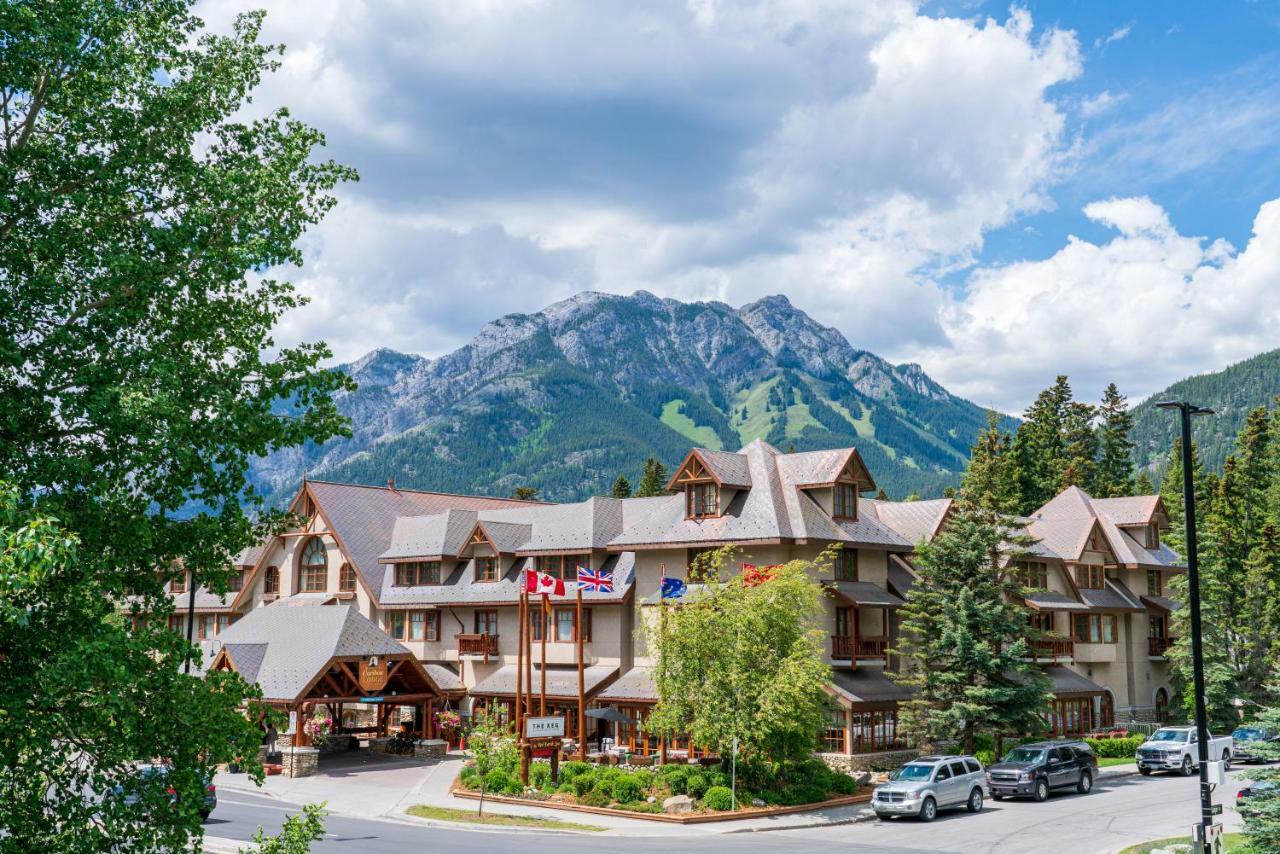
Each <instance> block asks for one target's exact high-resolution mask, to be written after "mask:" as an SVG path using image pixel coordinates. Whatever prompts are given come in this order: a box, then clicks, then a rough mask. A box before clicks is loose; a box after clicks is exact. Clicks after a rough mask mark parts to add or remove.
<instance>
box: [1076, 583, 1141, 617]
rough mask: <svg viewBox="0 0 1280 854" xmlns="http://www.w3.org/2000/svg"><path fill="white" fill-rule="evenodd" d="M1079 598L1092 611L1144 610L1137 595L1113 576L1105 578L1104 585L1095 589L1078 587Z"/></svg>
mask: <svg viewBox="0 0 1280 854" xmlns="http://www.w3.org/2000/svg"><path fill="white" fill-rule="evenodd" d="M1080 598H1081V599H1082V600H1083V601H1084V603H1085V604H1086V605H1088V606H1089V608H1090V609H1091V610H1094V611H1145V610H1146V608H1144V607H1142V603H1141V602H1139V601H1138V597H1137V596H1134V595H1133V594H1132V593H1131V592H1129V588H1128V587H1125V586H1124V584H1122V583H1121V582H1119V581H1116V580H1115V579H1113V578H1108V579H1107V580H1106V587H1104V588H1102V589H1101V590H1097V589H1094V588H1090V587H1081V588H1080Z"/></svg>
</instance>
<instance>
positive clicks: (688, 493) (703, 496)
mask: <svg viewBox="0 0 1280 854" xmlns="http://www.w3.org/2000/svg"><path fill="white" fill-rule="evenodd" d="M685 500H686V502H687V504H688V507H687V510H688V516H689V518H690V519H701V518H704V517H706V516H719V515H720V487H718V486H716V485H715V484H714V483H691V484H689V485H688V486H687V487H685Z"/></svg>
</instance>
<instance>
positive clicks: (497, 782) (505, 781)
mask: <svg viewBox="0 0 1280 854" xmlns="http://www.w3.org/2000/svg"><path fill="white" fill-rule="evenodd" d="M511 781H512V777H511V775H510V774H508V773H507V772H506V771H503V770H502V769H500V768H494V769H493V770H492V771H490V772H489V773H488V774H485V775H484V788H485V791H487V792H502V791H504V790H505V789H506V788H507V786H508V785H510V783H511ZM516 783H517V785H518V784H519V781H518V780H517V781H516Z"/></svg>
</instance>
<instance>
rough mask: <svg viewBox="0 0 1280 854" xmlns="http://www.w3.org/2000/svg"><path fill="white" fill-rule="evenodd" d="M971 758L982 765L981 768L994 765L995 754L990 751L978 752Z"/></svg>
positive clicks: (993, 751)
mask: <svg viewBox="0 0 1280 854" xmlns="http://www.w3.org/2000/svg"><path fill="white" fill-rule="evenodd" d="M973 758H974V759H977V760H978V761H979V762H981V763H982V767H984V768H985V767H987V766H988V765H994V764H996V752H995V750H994V749H992V750H978V751H975V752H974V754H973Z"/></svg>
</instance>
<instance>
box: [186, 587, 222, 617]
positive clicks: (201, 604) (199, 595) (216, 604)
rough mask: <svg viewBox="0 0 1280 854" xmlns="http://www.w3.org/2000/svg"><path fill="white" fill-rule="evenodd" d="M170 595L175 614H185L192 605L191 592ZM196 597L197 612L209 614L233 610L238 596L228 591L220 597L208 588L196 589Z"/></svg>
mask: <svg viewBox="0 0 1280 854" xmlns="http://www.w3.org/2000/svg"><path fill="white" fill-rule="evenodd" d="M170 595H171V596H172V598H173V612H174V613H175V614H185V613H186V612H187V608H188V606H189V605H190V599H191V591H187V592H185V593H173V594H170ZM195 596H196V604H195V612H196V613H197V614H208V613H211V612H214V611H230V610H232V608H233V606H234V604H235V600H236V596H237V594H236V593H235V592H234V591H227V592H226V593H224V594H222V595H221V596H219V595H218V594H216V593H213V592H211V591H210V590H209V589H208V588H206V587H198V588H196V591H195Z"/></svg>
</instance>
